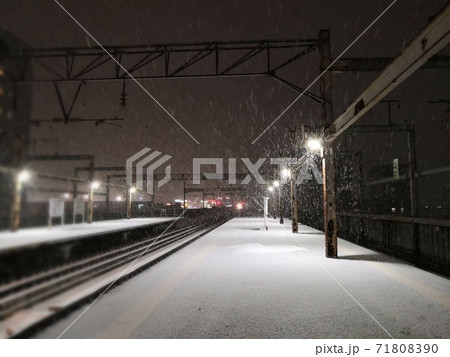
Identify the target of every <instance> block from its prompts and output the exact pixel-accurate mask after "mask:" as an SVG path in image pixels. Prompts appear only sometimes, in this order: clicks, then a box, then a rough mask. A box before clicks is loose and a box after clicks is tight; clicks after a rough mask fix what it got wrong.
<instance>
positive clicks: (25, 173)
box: [17, 170, 30, 183]
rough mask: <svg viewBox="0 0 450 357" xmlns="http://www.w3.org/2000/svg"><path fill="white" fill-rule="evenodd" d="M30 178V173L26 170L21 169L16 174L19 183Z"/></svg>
mask: <svg viewBox="0 0 450 357" xmlns="http://www.w3.org/2000/svg"><path fill="white" fill-rule="evenodd" d="M29 179H30V173H29V172H28V171H27V170H22V171H20V172H19V175H18V176H17V180H18V181H19V182H20V183H24V182H27V181H28V180H29Z"/></svg>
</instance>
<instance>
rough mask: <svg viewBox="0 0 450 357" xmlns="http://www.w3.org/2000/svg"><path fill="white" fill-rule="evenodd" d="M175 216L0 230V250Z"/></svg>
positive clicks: (117, 230)
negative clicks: (12, 230) (15, 230)
mask: <svg viewBox="0 0 450 357" xmlns="http://www.w3.org/2000/svg"><path fill="white" fill-rule="evenodd" d="M174 219H175V217H161V218H160V217H157V218H132V219H117V220H111V221H100V222H93V223H91V224H88V223H79V224H66V225H63V226H61V225H57V226H53V227H51V228H49V227H39V228H24V229H20V230H18V231H17V232H11V231H0V251H4V250H11V249H15V248H22V247H25V246H36V245H40V244H45V243H54V242H60V241H65V240H71V239H78V238H79V239H82V238H87V237H92V236H95V235H100V234H105V233H114V232H120V231H125V230H128V229H130V228H139V227H145V226H150V225H153V224H158V223H161V222H168V221H172V220H174Z"/></svg>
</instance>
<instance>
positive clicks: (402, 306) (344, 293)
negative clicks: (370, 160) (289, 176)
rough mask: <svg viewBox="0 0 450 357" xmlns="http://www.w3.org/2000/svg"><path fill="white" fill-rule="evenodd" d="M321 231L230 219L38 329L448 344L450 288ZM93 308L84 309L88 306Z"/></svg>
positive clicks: (45, 333) (54, 333) (73, 333)
mask: <svg viewBox="0 0 450 357" xmlns="http://www.w3.org/2000/svg"><path fill="white" fill-rule="evenodd" d="M339 254H340V258H339V259H327V258H325V257H324V238H323V233H322V232H319V231H317V230H314V229H312V228H310V227H307V226H300V228H299V233H298V234H292V233H290V226H289V224H285V225H283V226H281V225H279V224H278V223H277V222H276V221H274V220H271V221H270V227H269V231H265V230H264V227H263V219H262V218H235V219H233V220H231V221H229V222H227V223H226V224H224V225H222V226H221V227H219V228H218V229H216V230H214V231H212V232H210V233H208V234H207V235H205V236H204V237H202V238H200V239H199V240H197V241H196V242H194V243H192V244H190V245H189V246H187V247H185V248H183V249H182V250H180V251H179V252H177V253H175V254H173V255H172V256H170V257H169V258H167V259H165V260H163V261H161V262H160V263H158V264H156V265H155V266H153V267H151V268H150V269H148V270H146V271H145V272H143V273H141V274H139V275H137V276H136V277H134V278H133V279H131V280H129V281H127V282H125V283H123V284H122V285H120V286H118V287H116V288H114V289H111V290H110V291H109V292H107V293H106V294H104V295H103V296H102V297H101V298H100V299H99V300H98V301H97V302H96V303H95V304H94V305H92V306H90V307H89V304H86V305H85V306H82V307H81V308H79V309H78V310H76V311H74V312H72V313H70V314H68V315H67V316H66V317H64V318H63V319H61V320H59V321H58V322H56V323H55V324H53V325H51V326H49V327H47V328H45V329H43V330H42V331H40V332H38V333H37V334H36V336H35V337H37V338H56V337H58V336H59V335H60V334H61V333H62V332H63V331H65V330H66V329H67V328H68V327H69V326H70V325H71V324H72V323H73V322H74V321H75V320H76V319H77V318H78V317H79V316H80V314H82V313H83V312H85V313H84V314H83V315H82V316H81V317H79V319H78V320H76V322H74V323H73V325H72V326H71V327H70V328H69V329H67V330H66V332H65V333H64V334H63V335H62V336H61V337H62V338H391V337H394V338H449V337H450V281H449V279H447V278H445V277H441V276H438V275H435V274H432V273H429V272H426V271H423V270H421V269H418V268H415V267H413V266H411V265H409V264H407V263H404V262H402V261H400V260H397V259H395V258H392V257H389V256H386V255H384V254H380V253H377V252H374V251H371V250H369V249H365V248H362V247H359V246H357V245H355V244H352V243H349V242H346V241H343V240H339ZM88 307H89V309H88V310H87V311H86V308H88Z"/></svg>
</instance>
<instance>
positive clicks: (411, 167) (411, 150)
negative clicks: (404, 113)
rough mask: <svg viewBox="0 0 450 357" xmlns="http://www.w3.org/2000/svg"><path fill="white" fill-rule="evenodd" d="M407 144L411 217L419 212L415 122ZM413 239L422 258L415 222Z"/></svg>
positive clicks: (416, 253)
mask: <svg viewBox="0 0 450 357" xmlns="http://www.w3.org/2000/svg"><path fill="white" fill-rule="evenodd" d="M407 144H408V179H409V198H410V206H411V217H417V216H418V214H419V212H418V201H419V200H418V197H417V178H416V171H417V161H416V138H415V129H414V124H412V125H411V128H410V129H409V130H408V131H407ZM413 241H414V254H415V257H416V259H417V260H418V261H419V260H420V237H419V227H418V225H417V223H414V224H413Z"/></svg>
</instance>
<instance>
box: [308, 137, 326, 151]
mask: <svg viewBox="0 0 450 357" xmlns="http://www.w3.org/2000/svg"><path fill="white" fill-rule="evenodd" d="M306 145H307V147H308V149H309V150H310V151H311V152H318V151H321V150H322V143H321V142H320V140H318V139H309V140H308V142H307V143H306Z"/></svg>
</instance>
